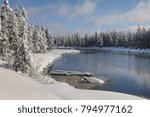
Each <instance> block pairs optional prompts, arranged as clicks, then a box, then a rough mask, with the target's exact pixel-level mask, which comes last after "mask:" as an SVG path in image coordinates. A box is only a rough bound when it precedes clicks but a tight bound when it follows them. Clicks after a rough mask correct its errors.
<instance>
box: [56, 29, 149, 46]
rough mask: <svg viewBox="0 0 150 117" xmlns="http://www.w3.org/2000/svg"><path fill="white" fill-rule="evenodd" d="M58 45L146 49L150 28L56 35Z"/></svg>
mask: <svg viewBox="0 0 150 117" xmlns="http://www.w3.org/2000/svg"><path fill="white" fill-rule="evenodd" d="M54 43H55V45H56V46H65V47H100V48H102V47H124V48H136V49H146V48H150V29H148V30H146V29H145V28H141V27H140V26H138V27H137V30H136V32H133V31H130V30H127V31H115V30H112V31H107V32H97V31H96V32H95V33H94V34H85V35H84V36H80V35H79V34H73V35H71V36H55V37H54Z"/></svg>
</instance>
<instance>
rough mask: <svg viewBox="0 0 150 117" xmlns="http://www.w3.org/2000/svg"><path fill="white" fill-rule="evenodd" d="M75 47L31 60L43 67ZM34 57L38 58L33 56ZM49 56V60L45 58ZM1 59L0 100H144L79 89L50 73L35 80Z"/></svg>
mask: <svg viewBox="0 0 150 117" xmlns="http://www.w3.org/2000/svg"><path fill="white" fill-rule="evenodd" d="M71 52H79V51H76V50H58V49H55V50H52V51H51V52H48V53H45V54H37V55H36V54H35V55H34V60H35V62H38V64H39V65H40V66H41V67H40V69H39V71H40V70H42V68H43V67H45V65H47V63H50V62H53V60H55V59H56V58H57V57H61V55H62V54H64V53H71ZM36 57H37V58H36ZM47 59H48V60H47ZM4 66H5V62H3V61H1V60H0V81H1V82H0V93H1V95H0V99H5V100H6V99H11V100H14V99H15V100H17V99H18V100H22V99H26V100H28V99H30V100H31V99H32V100H33V99H34V100H35V99H36V100H37V99H39V100H41V99H42V100H60V99H61V100H83V99H84V100H143V98H140V97H137V96H132V95H128V94H123V93H115V92H109V91H94V90H80V89H75V88H73V87H71V86H69V85H68V84H66V83H60V82H57V81H54V80H53V79H51V78H50V77H49V76H47V77H45V79H44V78H41V80H39V81H37V80H35V79H33V78H30V77H27V76H25V75H22V74H19V73H17V72H14V71H12V70H10V69H7V68H5V67H4Z"/></svg>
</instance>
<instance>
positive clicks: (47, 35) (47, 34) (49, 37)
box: [45, 29, 54, 49]
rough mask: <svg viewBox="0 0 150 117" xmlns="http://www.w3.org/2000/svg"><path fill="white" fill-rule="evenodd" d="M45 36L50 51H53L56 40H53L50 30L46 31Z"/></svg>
mask: <svg viewBox="0 0 150 117" xmlns="http://www.w3.org/2000/svg"><path fill="white" fill-rule="evenodd" d="M45 36H46V38H47V45H48V49H52V46H54V39H53V37H52V36H51V35H50V33H49V31H48V29H46V30H45Z"/></svg>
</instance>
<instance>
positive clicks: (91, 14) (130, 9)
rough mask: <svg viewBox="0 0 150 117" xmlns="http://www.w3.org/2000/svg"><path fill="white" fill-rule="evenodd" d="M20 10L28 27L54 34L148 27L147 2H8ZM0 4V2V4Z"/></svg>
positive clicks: (149, 15) (137, 0)
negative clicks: (26, 19)
mask: <svg viewBox="0 0 150 117" xmlns="http://www.w3.org/2000/svg"><path fill="white" fill-rule="evenodd" d="M9 1H10V6H12V7H13V8H14V7H15V6H18V7H20V6H22V5H23V6H24V7H25V8H26V10H27V11H28V17H29V23H31V24H43V25H44V26H45V27H47V28H49V30H50V31H51V32H52V33H55V34H71V33H76V32H80V33H81V34H83V33H85V32H94V31H96V30H99V31H107V30H111V29H117V30H124V29H128V28H129V29H135V27H137V25H141V26H145V27H150V0H9ZM2 2H3V0H0V3H2Z"/></svg>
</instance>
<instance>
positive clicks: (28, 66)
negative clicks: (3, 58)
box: [12, 41, 33, 75]
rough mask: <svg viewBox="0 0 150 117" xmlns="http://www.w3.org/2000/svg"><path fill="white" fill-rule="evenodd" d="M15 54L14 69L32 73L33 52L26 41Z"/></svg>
mask: <svg viewBox="0 0 150 117" xmlns="http://www.w3.org/2000/svg"><path fill="white" fill-rule="evenodd" d="M13 56H14V58H13V62H12V68H13V70H15V71H20V72H22V73H26V74H28V75H30V73H31V70H32V69H33V66H32V62H31V53H30V50H29V49H28V46H27V44H26V42H25V41H23V42H22V44H21V46H19V47H18V49H17V50H16V51H15V52H14V55H13Z"/></svg>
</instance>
